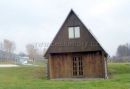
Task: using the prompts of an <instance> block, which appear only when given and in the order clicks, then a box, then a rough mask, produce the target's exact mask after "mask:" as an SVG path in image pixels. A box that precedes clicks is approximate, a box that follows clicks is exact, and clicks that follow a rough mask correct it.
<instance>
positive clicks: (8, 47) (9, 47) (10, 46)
mask: <svg viewBox="0 0 130 89" xmlns="http://www.w3.org/2000/svg"><path fill="white" fill-rule="evenodd" d="M3 46H4V51H6V52H8V53H13V52H14V50H15V49H16V47H15V43H14V42H13V41H10V40H8V39H4V43H3Z"/></svg>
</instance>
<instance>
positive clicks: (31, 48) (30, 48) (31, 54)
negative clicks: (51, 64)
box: [26, 44, 38, 62]
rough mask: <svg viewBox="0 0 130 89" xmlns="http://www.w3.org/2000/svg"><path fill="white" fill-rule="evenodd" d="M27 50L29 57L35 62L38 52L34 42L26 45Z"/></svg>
mask: <svg viewBox="0 0 130 89" xmlns="http://www.w3.org/2000/svg"><path fill="white" fill-rule="evenodd" d="M26 50H27V53H28V56H29V59H31V60H32V61H33V62H34V61H35V59H36V56H37V53H38V52H37V48H35V47H34V45H33V44H28V45H27V46H26Z"/></svg>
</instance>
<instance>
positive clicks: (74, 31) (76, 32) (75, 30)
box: [68, 27, 80, 39]
mask: <svg viewBox="0 0 130 89" xmlns="http://www.w3.org/2000/svg"><path fill="white" fill-rule="evenodd" d="M68 34H69V38H70V39H73V38H80V27H69V28H68Z"/></svg>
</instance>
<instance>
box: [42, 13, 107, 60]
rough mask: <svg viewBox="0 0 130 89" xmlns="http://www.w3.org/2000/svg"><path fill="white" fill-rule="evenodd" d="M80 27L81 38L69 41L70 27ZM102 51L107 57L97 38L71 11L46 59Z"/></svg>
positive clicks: (46, 54) (47, 52)
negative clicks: (54, 55) (56, 55)
mask: <svg viewBox="0 0 130 89" xmlns="http://www.w3.org/2000/svg"><path fill="white" fill-rule="evenodd" d="M75 26H78V27H80V38H75V39H69V37H68V27H75ZM91 51H102V52H104V55H105V56H107V53H106V52H105V50H104V49H103V48H102V47H101V45H100V44H99V42H98V41H97V40H96V38H95V37H94V36H93V35H92V34H91V32H90V31H89V30H88V29H87V27H86V26H85V25H84V24H83V23H82V21H81V20H80V19H79V18H78V16H77V15H76V14H75V13H74V11H73V10H71V11H70V13H69V15H68V16H67V18H66V20H65V22H64V23H63V25H62V26H61V28H60V30H59V31H58V33H57V34H56V36H55V38H54V39H53V41H52V43H51V45H50V47H49V48H48V50H47V51H46V53H45V55H44V56H45V57H47V58H48V55H49V54H51V53H73V52H91Z"/></svg>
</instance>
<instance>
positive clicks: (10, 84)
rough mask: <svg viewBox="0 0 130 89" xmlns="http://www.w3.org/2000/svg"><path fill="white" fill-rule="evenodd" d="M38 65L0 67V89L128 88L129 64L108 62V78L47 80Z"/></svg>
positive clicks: (129, 84)
mask: <svg viewBox="0 0 130 89" xmlns="http://www.w3.org/2000/svg"><path fill="white" fill-rule="evenodd" d="M43 69H44V68H43V67H41V66H39V67H26V66H23V67H16V68H0V89H130V64H128V63H122V64H121V63H113V64H109V72H110V79H108V80H103V79H102V80H87V81H86V80H78V81H72V80H71V81H70V80H64V81H63V80H47V78H46V77H45V76H44V75H45V73H44V72H43V71H44V70H43Z"/></svg>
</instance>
